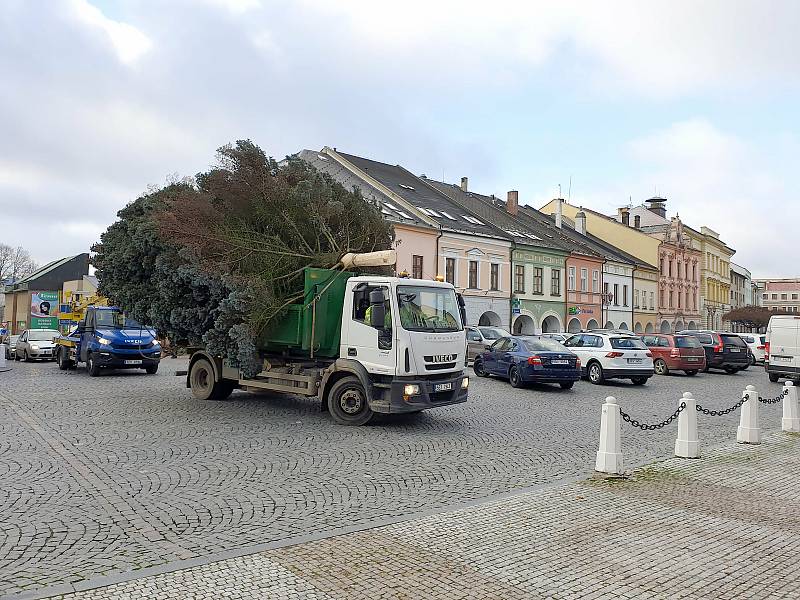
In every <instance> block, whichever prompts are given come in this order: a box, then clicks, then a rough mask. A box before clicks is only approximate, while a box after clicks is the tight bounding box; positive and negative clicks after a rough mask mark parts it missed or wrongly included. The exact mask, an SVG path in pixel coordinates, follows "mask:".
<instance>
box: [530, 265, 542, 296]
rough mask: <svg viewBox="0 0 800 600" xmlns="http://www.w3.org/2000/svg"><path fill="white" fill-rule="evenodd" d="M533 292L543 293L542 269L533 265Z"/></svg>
mask: <svg viewBox="0 0 800 600" xmlns="http://www.w3.org/2000/svg"><path fill="white" fill-rule="evenodd" d="M533 293H534V294H542V293H544V269H542V268H541V267H533Z"/></svg>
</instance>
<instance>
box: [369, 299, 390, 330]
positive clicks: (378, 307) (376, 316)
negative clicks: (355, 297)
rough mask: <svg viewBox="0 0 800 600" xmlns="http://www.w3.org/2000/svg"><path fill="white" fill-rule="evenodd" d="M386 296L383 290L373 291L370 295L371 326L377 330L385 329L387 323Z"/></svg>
mask: <svg viewBox="0 0 800 600" xmlns="http://www.w3.org/2000/svg"><path fill="white" fill-rule="evenodd" d="M384 302H386V296H384V294H383V290H372V291H371V292H370V293H369V304H370V308H371V309H372V310H370V317H369V324H370V325H371V326H372V327H374V328H375V329H383V328H384V326H385V323H386V305H385V304H384Z"/></svg>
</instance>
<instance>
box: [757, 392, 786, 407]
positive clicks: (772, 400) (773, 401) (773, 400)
mask: <svg viewBox="0 0 800 600" xmlns="http://www.w3.org/2000/svg"><path fill="white" fill-rule="evenodd" d="M788 393H789V390H787V389H786V388H783V391H782V392H781V393H780V395H779V396H775V397H774V398H762V397H761V396H759V397H758V401H759V402H761V403H762V404H777V403H778V402H780V401H781V400H783V399H784V398H785V397H786V394H788Z"/></svg>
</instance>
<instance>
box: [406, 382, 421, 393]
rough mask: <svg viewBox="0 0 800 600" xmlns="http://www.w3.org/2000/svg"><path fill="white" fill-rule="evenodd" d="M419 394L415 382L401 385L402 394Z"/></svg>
mask: <svg viewBox="0 0 800 600" xmlns="http://www.w3.org/2000/svg"><path fill="white" fill-rule="evenodd" d="M417 394H419V386H418V385H417V384H415V383H407V384H406V385H405V387H403V395H404V396H416V395H417Z"/></svg>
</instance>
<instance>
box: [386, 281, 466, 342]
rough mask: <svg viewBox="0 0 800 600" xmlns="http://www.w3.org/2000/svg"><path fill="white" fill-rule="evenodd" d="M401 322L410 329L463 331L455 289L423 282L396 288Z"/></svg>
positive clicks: (405, 327)
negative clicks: (428, 284)
mask: <svg viewBox="0 0 800 600" xmlns="http://www.w3.org/2000/svg"><path fill="white" fill-rule="evenodd" d="M397 300H398V308H399V310H400V324H401V325H402V327H403V329H406V330H408V331H433V332H439V331H442V332H444V331H461V329H462V328H463V327H462V325H461V317H460V315H459V311H458V303H457V302H456V293H455V290H452V289H448V288H440V287H432V286H430V287H428V286H422V285H401V286H398V288H397Z"/></svg>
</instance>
